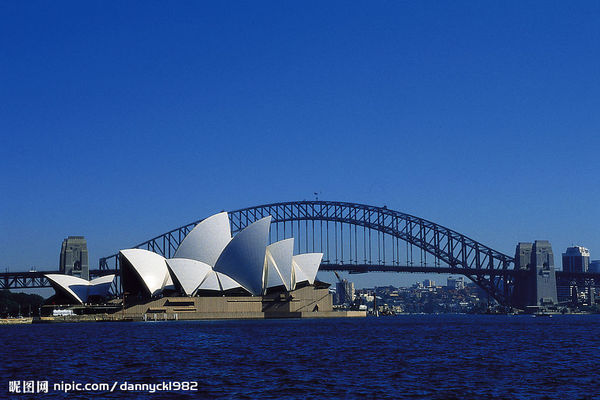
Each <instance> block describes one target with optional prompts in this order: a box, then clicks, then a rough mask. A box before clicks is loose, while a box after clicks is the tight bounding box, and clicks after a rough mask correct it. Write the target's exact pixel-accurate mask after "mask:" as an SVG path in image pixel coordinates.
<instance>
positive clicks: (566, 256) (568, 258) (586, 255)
mask: <svg viewBox="0 0 600 400" xmlns="http://www.w3.org/2000/svg"><path fill="white" fill-rule="evenodd" d="M589 264H590V251H589V250H588V249H586V248H585V247H582V246H573V247H568V248H567V251H566V252H565V253H563V255H562V268H563V271H566V272H588V267H589Z"/></svg>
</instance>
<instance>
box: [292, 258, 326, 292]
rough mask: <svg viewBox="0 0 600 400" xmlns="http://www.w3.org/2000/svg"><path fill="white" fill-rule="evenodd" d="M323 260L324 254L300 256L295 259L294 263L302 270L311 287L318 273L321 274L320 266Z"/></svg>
mask: <svg viewBox="0 0 600 400" xmlns="http://www.w3.org/2000/svg"><path fill="white" fill-rule="evenodd" d="M322 259H323V253H304V254H298V255H295V256H294V257H293V262H294V263H295V264H296V265H297V266H298V267H300V268H301V269H302V272H304V274H305V275H306V277H307V278H308V283H310V284H311V285H312V284H314V283H315V278H316V277H317V272H319V266H320V265H321V260H322ZM298 282H300V281H298Z"/></svg>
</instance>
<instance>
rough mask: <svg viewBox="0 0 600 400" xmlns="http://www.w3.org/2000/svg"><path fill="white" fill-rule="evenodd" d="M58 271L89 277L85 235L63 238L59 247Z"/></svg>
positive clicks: (86, 278) (84, 277)
mask: <svg viewBox="0 0 600 400" xmlns="http://www.w3.org/2000/svg"><path fill="white" fill-rule="evenodd" d="M59 271H60V273H61V274H65V275H71V276H76V277H78V278H81V279H85V280H88V279H89V278H90V272H89V271H90V266H89V263H88V250H87V241H86V240H85V237H83V236H69V237H67V238H66V239H65V240H63V242H62V246H61V249H60V263H59Z"/></svg>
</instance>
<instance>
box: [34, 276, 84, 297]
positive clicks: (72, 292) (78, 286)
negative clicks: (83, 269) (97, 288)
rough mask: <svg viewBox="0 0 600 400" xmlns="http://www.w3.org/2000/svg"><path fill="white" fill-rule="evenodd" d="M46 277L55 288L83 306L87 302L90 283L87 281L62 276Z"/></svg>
mask: <svg viewBox="0 0 600 400" xmlns="http://www.w3.org/2000/svg"><path fill="white" fill-rule="evenodd" d="M44 276H45V277H46V278H48V279H49V280H50V281H52V282H53V283H54V284H55V285H53V286H55V288H56V289H58V290H61V291H62V293H64V294H66V295H67V296H68V297H71V298H72V299H73V300H75V301H76V302H78V303H81V304H83V303H85V302H86V301H87V297H88V295H87V294H88V286H89V282H88V281H86V280H85V279H81V278H78V277H76V276H71V275H62V274H47V275H44Z"/></svg>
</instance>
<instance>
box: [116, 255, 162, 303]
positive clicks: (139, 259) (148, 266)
mask: <svg viewBox="0 0 600 400" xmlns="http://www.w3.org/2000/svg"><path fill="white" fill-rule="evenodd" d="M120 253H121V254H122V255H123V256H124V257H125V258H126V259H127V260H128V261H129V263H130V264H131V265H132V267H133V269H134V270H135V272H136V273H137V275H138V276H139V277H140V278H141V280H142V282H143V284H144V286H145V288H146V289H147V290H148V292H149V293H150V295H152V296H156V295H158V294H160V293H161V292H162V291H163V289H164V288H165V286H167V287H168V286H173V281H172V280H171V275H170V274H169V270H168V269H167V261H166V259H165V258H164V257H163V256H161V255H160V254H156V253H153V252H151V251H148V250H144V249H127V250H121V251H120Z"/></svg>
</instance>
